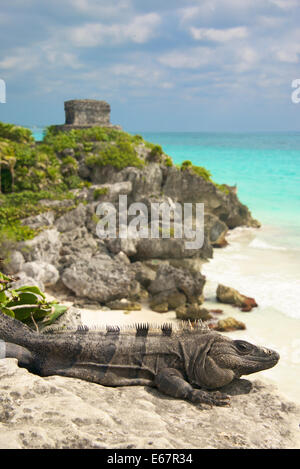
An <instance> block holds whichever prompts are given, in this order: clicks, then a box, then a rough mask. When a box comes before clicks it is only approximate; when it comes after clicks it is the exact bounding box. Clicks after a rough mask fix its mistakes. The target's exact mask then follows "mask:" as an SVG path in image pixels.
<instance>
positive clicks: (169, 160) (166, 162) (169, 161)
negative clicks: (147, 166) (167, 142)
mask: <svg viewBox="0 0 300 469" xmlns="http://www.w3.org/2000/svg"><path fill="white" fill-rule="evenodd" d="M164 165H165V166H168V167H170V166H173V160H172V158H171V157H170V156H168V155H167V156H166V157H165V160H164Z"/></svg>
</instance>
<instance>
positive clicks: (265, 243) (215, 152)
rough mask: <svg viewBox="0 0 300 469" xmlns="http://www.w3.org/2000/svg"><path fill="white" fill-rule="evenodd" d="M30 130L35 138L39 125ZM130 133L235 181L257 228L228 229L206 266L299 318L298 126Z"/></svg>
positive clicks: (220, 179)
mask: <svg viewBox="0 0 300 469" xmlns="http://www.w3.org/2000/svg"><path fill="white" fill-rule="evenodd" d="M33 131H34V135H35V137H36V139H41V137H42V129H33ZM131 133H139V134H141V135H142V136H143V137H144V138H145V139H146V140H148V141H151V142H154V143H157V144H160V145H161V146H162V147H163V150H164V151H165V153H167V154H169V155H170V156H171V157H172V158H173V161H174V162H175V163H181V162H182V161H184V160H191V161H192V162H193V163H194V164H196V165H199V166H204V167H206V168H207V169H208V170H209V171H210V172H211V173H212V177H213V179H214V180H215V181H216V182H218V183H227V184H230V185H237V190H238V196H239V198H240V200H241V201H242V202H243V203H244V204H246V205H247V206H248V207H249V208H250V210H251V212H252V215H253V216H254V217H255V218H257V219H258V220H259V221H260V222H261V223H262V228H261V229H259V230H246V233H245V230H244V229H236V230H234V233H233V234H232V235H231V236H230V238H229V239H230V245H229V247H228V248H226V249H225V250H218V252H216V254H215V259H214V260H213V262H212V263H211V266H212V268H213V269H214V272H216V273H217V272H218V276H219V281H221V279H220V275H221V273H222V276H223V277H225V278H224V280H223V281H224V282H225V284H226V283H227V284H229V285H231V286H235V287H236V288H240V289H241V290H242V291H244V292H245V293H248V294H249V295H250V296H254V297H255V298H256V299H257V300H258V301H259V302H260V304H261V305H263V306H266V307H274V308H276V309H278V310H280V311H281V312H282V313H283V314H285V315H287V316H290V317H293V318H299V319H300V305H299V292H300V133H292V132H291V133H213V132H211V133H202V132H172V133H165V132H164V133H151V132H131ZM220 251H222V252H220ZM228 255H230V263H229V262H228V257H227V256H228ZM225 264H226V268H225ZM224 269H225V270H226V274H225V275H223V270H224ZM210 275H211V276H213V272H211V273H210ZM299 337H300V321H299Z"/></svg>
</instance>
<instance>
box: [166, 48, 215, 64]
mask: <svg viewBox="0 0 300 469" xmlns="http://www.w3.org/2000/svg"><path fill="white" fill-rule="evenodd" d="M212 55H213V51H212V50H211V49H209V48H208V47H197V48H193V49H192V50H189V51H176V50H174V51H171V52H169V53H166V54H163V55H161V56H160V57H159V58H158V61H159V62H160V63H161V64H163V65H167V66H168V67H171V68H183V69H185V68H189V69H197V68H200V67H203V66H204V65H207V64H208V63H209V62H210V61H211V60H212Z"/></svg>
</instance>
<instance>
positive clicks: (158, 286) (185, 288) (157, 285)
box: [149, 265, 205, 303]
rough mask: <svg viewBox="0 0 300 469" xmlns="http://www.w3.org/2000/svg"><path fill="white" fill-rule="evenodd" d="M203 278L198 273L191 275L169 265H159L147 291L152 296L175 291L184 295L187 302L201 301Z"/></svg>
mask: <svg viewBox="0 0 300 469" xmlns="http://www.w3.org/2000/svg"><path fill="white" fill-rule="evenodd" d="M204 284H205V277H204V276H203V275H201V274H200V273H199V272H197V273H191V272H188V271H184V270H181V269H177V268H175V267H173V266H171V265H161V266H160V267H159V269H158V271H157V273H156V278H155V280H154V281H153V282H151V284H150V287H149V291H150V293H151V294H152V295H154V294H156V293H160V292H163V291H166V290H174V289H177V290H178V291H179V292H182V293H184V294H185V296H186V298H187V300H188V302H190V303H195V302H198V301H199V300H200V301H201V296H202V292H203V287H204Z"/></svg>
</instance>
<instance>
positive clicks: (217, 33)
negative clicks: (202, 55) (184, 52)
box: [190, 26, 248, 42]
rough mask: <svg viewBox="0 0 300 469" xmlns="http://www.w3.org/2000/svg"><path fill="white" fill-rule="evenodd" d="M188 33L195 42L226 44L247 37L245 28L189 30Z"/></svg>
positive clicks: (192, 28)
mask: <svg viewBox="0 0 300 469" xmlns="http://www.w3.org/2000/svg"><path fill="white" fill-rule="evenodd" d="M190 33H191V35H192V37H193V38H194V39H196V40H197V41H201V40H208V41H215V42H227V41H232V40H234V39H242V38H245V37H247V36H248V30H247V28H246V27H245V26H237V27H235V28H227V29H214V28H195V27H193V26H192V27H191V28H190Z"/></svg>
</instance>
